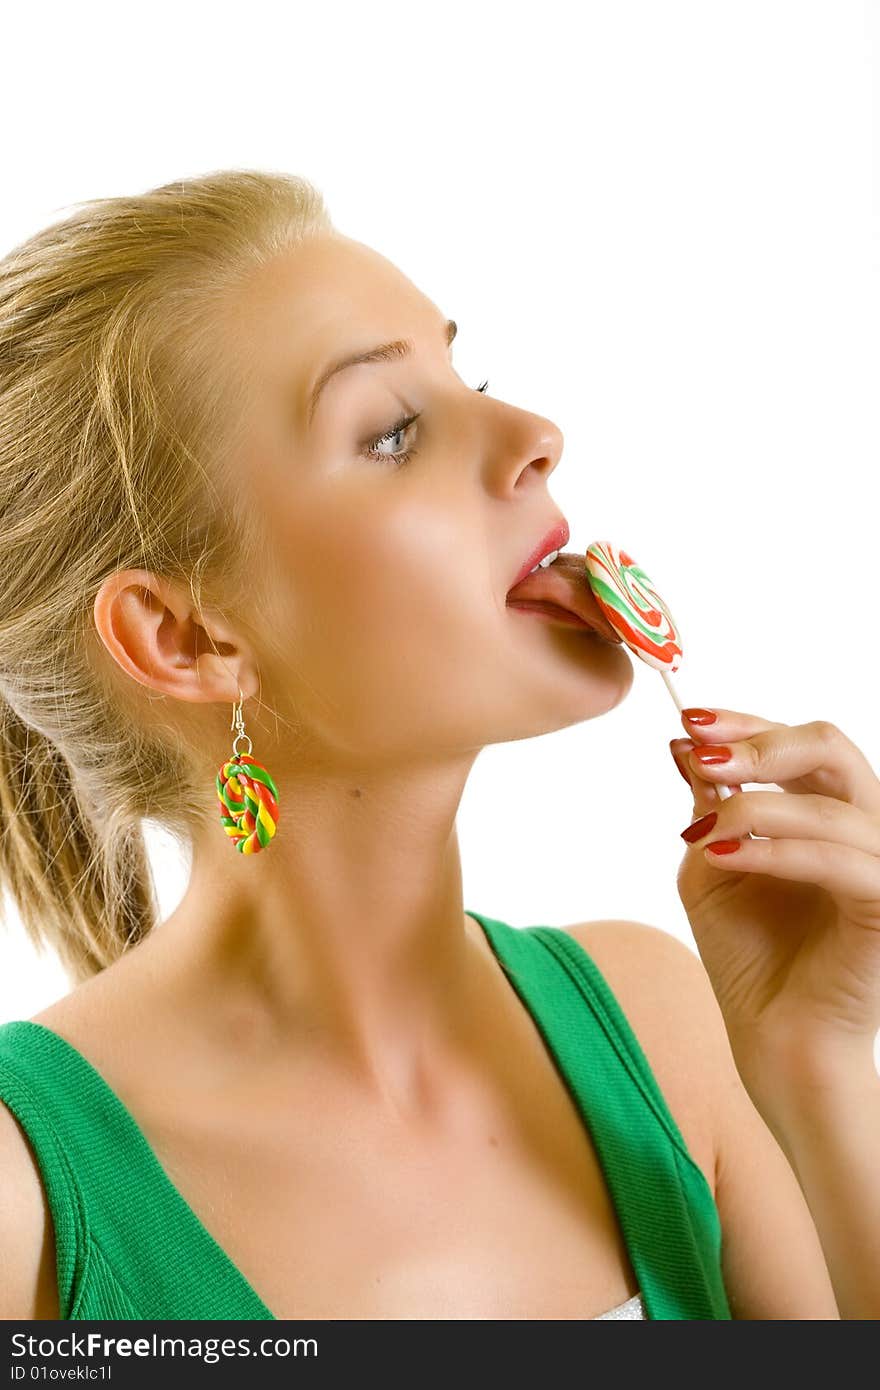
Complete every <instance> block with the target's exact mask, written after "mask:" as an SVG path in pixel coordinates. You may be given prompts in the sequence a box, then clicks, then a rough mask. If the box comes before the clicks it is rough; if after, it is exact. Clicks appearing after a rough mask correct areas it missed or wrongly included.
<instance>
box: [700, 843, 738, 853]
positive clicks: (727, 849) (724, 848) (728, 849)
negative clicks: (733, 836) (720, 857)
mask: <svg viewBox="0 0 880 1390" xmlns="http://www.w3.org/2000/svg"><path fill="white" fill-rule="evenodd" d="M741 844H742V840H713V841H712V844H711V845H707V846H706V849H709V850H711V851H712V853H713V854H733V851H734V850H735V849H739V848H740V845H741Z"/></svg>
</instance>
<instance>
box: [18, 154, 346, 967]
mask: <svg viewBox="0 0 880 1390" xmlns="http://www.w3.org/2000/svg"><path fill="white" fill-rule="evenodd" d="M74 207H75V209H76V210H75V211H74V213H73V215H71V216H69V217H67V218H65V219H63V220H61V221H58V222H56V223H54V224H52V225H51V226H49V227H47V228H45V229H43V230H41V231H39V232H37V233H36V235H34V236H32V237H30V238H29V239H28V240H26V241H25V242H23V243H22V244H21V245H19V246H17V247H15V248H14V249H13V250H12V251H11V252H9V253H8V254H7V255H6V256H5V257H4V258H3V259H2V260H0V521H2V545H0V889H4V888H5V889H7V890H8V891H9V893H10V894H11V895H12V898H13V900H14V902H15V904H16V906H17V909H18V911H19V914H20V916H21V919H22V922H23V924H24V927H25V930H26V932H27V934H28V936H29V938H30V940H31V942H32V943H33V944H34V946H35V947H36V949H37V951H38V952H42V950H43V949H44V946H45V945H47V944H48V945H51V946H52V947H54V949H55V950H56V952H57V954H58V957H59V959H60V960H61V961H62V963H63V964H64V966H65V968H66V969H67V970H68V972H69V973H70V974H72V976H73V978H74V980H75V981H76V982H80V981H82V980H85V979H87V978H88V977H89V976H92V975H95V974H97V973H98V971H100V970H102V969H104V968H105V967H106V966H107V965H109V964H111V963H112V962H113V961H114V960H116V959H118V957H119V956H121V955H122V953H123V952H124V951H125V950H126V948H128V947H129V946H130V945H133V944H135V943H137V942H138V941H139V940H141V939H142V938H143V937H144V936H145V934H146V933H147V932H148V931H149V930H150V928H151V927H152V926H154V925H155V924H156V922H157V921H158V904H157V900H156V896H155V885H154V883H153V881H152V875H151V873H150V868H149V861H148V858H147V853H146V845H145V840H144V833H143V826H142V825H141V819H142V818H144V817H146V818H149V819H151V820H155V821H157V822H158V823H159V824H161V825H162V826H164V827H166V828H167V829H169V830H170V831H171V833H172V834H173V835H174V836H175V837H177V838H178V839H179V840H180V841H182V842H183V843H186V842H187V841H188V839H189V836H190V834H191V832H192V829H193V826H194V824H195V822H196V821H201V820H203V819H204V816H205V810H204V808H205V801H206V797H205V787H204V785H203V784H204V771H202V775H201V781H199V780H198V777H197V772H196V767H195V764H194V760H193V757H192V756H190V753H191V750H189V749H188V748H187V747H185V746H184V741H183V740H182V739H181V736H180V734H179V732H178V731H176V730H175V729H174V728H173V727H171V724H170V722H166V721H163V718H162V716H161V714H157V711H156V710H154V709H152V708H151V710H150V714H151V716H152V717H151V718H150V719H148V720H147V719H144V717H143V714H144V706H143V704H140V705H138V704H135V705H132V704H131V699H132V698H135V699H137V698H141V699H143V697H145V696H146V697H147V698H148V699H149V694H148V692H147V691H146V689H145V687H142V686H138V689H137V692H133V691H131V692H130V693H128V694H127V693H126V691H125V690H124V689H123V687H124V686H128V687H133V686H134V685H135V684H136V683H135V682H132V681H127V680H126V679H125V676H124V673H122V677H123V678H122V681H121V682H120V681H119V679H118V675H119V672H118V669H117V674H116V676H114V675H113V673H112V672H111V671H110V669H109V668H111V667H112V668H115V666H116V663H115V662H113V660H112V658H109V657H108V654H107V653H106V650H105V649H104V648H103V645H102V644H101V642H100V638H99V636H98V634H97V632H96V630H95V624H94V617H93V612H92V610H93V605H94V599H95V595H96V593H97V591H98V589H99V587H100V585H101V583H102V581H103V580H104V579H105V578H106V577H107V576H108V575H109V574H111V573H112V572H113V571H115V570H117V569H122V568H128V567H134V568H138V569H147V570H150V571H152V572H154V573H156V574H160V575H163V576H169V577H172V578H174V579H180V580H183V581H184V582H185V583H186V584H188V585H189V588H190V593H191V595H192V598H193V603H194V605H195V608H196V610H197V611H199V610H201V608H202V602H203V594H204V593H205V592H206V591H207V592H208V593H212V594H216V595H218V596H219V595H222V598H223V603H224V606H228V607H231V608H232V609H233V610H234V611H236V612H237V613H239V614H246V613H247V611H248V606H249V604H250V603H252V601H253V595H254V588H255V582H256V580H255V577H256V576H258V575H259V572H260V565H259V547H260V544H261V537H260V534H259V531H258V530H256V529H254V528H253V527H250V526H249V527H247V528H243V527H242V526H241V524H240V517H239V516H238V514H237V512H236V499H237V497H238V495H239V492H240V480H238V482H236V480H235V478H234V474H233V468H232V460H233V457H234V446H235V442H236V434H235V420H236V412H235V406H236V404H237V402H238V400H239V392H240V390H241V389H242V388H241V380H240V378H236V374H235V372H234V371H233V372H229V371H227V370H225V367H226V364H225V363H224V362H223V361H222V354H221V352H220V349H219V347H218V345H217V339H218V336H219V335H218V333H217V317H218V316H217V312H215V311H222V308H223V306H224V305H225V304H227V303H229V302H230V298H231V295H232V293H233V292H234V291H235V289H236V288H238V287H240V286H241V285H242V284H243V283H244V281H245V279H246V277H247V276H248V275H249V274H250V273H251V272H252V271H253V270H255V269H256V268H257V267H258V266H259V265H261V264H264V263H265V262H266V261H267V260H269V259H271V258H272V257H273V256H274V255H275V254H276V253H278V252H280V251H283V250H284V249H285V248H286V247H288V246H293V245H296V244H298V243H299V242H301V241H302V240H304V239H305V238H307V237H308V236H310V235H321V234H330V235H332V234H334V228H333V225H332V223H331V221H330V218H329V214H328V213H327V210H326V208H325V205H324V202H323V199H322V196H321V194H320V193H319V192H318V191H317V189H315V188H314V187H313V186H312V185H311V184H310V183H308V182H307V181H306V180H305V179H302V178H299V177H297V176H295V175H290V174H285V173H267V172H262V171H254V170H237V169H234V170H221V171H219V172H214V173H210V174H206V175H203V176H201V177H198V178H193V179H186V180H180V181H178V182H174V183H168V184H163V185H162V186H161V187H159V188H153V189H150V190H149V191H147V192H146V193H143V194H139V195H134V196H123V197H117V198H103V199H90V200H87V201H85V202H83V203H77V204H75V205H74ZM154 703H155V701H154ZM133 711H135V717H132V713H133ZM138 711H139V712H140V717H138V715H137V712H138ZM223 752H224V750H218V766H219V763H220V761H222V757H223ZM216 818H217V825H218V827H219V812H217V817H216ZM217 833H218V834H220V833H222V831H221V830H220V829H219V828H218V832H217Z"/></svg>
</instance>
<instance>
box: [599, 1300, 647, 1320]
mask: <svg viewBox="0 0 880 1390" xmlns="http://www.w3.org/2000/svg"><path fill="white" fill-rule="evenodd" d="M644 1316H645V1305H644V1304H643V1303H642V1295H641V1294H640V1293H636V1294H633V1296H632V1298H628V1299H627V1301H626V1303H619V1304H618V1305H617V1307H616V1308H609V1309H608V1312H607V1313H600V1314H599V1316H598V1317H597V1318H591V1319H590V1321H591V1322H601V1321H602V1320H603V1318H644Z"/></svg>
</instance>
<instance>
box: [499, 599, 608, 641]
mask: <svg viewBox="0 0 880 1390" xmlns="http://www.w3.org/2000/svg"><path fill="white" fill-rule="evenodd" d="M507 607H508V608H515V609H518V610H519V612H520V613H535V614H536V615H537V616H538V617H539V618H544V619H546V621H547V622H551V623H568V624H569V625H570V626H571V627H580V628H585V629H586V631H587V632H591V633H592V634H593V636H594V637H602V634H601V632H597V631H596V629H595V628H594V627H592V626H591V625H590V623H587V622H584V620H583V618H579V617H578V616H577V614H576V613H569V611H568V609H567V608H559V607H558V606H557V605H556V604H555V603H526V602H524V601H521V602H519V603H508V605H507ZM606 640H607V639H606V638H604V637H602V641H603V642H604V641H606Z"/></svg>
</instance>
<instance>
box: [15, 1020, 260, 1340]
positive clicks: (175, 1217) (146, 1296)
mask: <svg viewBox="0 0 880 1390" xmlns="http://www.w3.org/2000/svg"><path fill="white" fill-rule="evenodd" d="M0 1100H2V1101H3V1102H4V1104H5V1105H6V1106H7V1107H8V1108H9V1109H10V1110H11V1111H12V1113H13V1114H14V1115H15V1116H16V1118H17V1119H18V1120H19V1122H20V1123H21V1125H22V1128H23V1129H24V1130H25V1133H26V1134H27V1136H28V1138H29V1140H30V1142H31V1144H32V1146H33V1149H34V1152H35V1154H36V1157H37V1161H38V1163H39V1166H40V1170H41V1174H42V1177H43V1182H44V1186H45V1188H46V1193H47V1198H48V1201H49V1206H50V1209H51V1212H52V1218H53V1222H54V1225H55V1241H56V1254H57V1269H58V1300H59V1307H60V1317H61V1318H65V1319H67V1318H73V1317H76V1316H80V1317H83V1316H91V1317H102V1316H106V1317H110V1316H112V1313H110V1312H107V1313H101V1312H96V1311H94V1310H93V1311H91V1312H80V1311H79V1310H80V1308H81V1307H84V1308H86V1309H88V1308H90V1307H92V1308H93V1305H94V1302H95V1298H94V1295H93V1294H92V1292H91V1291H90V1289H89V1283H90V1281H91V1280H93V1279H96V1278H98V1279H99V1280H100V1284H101V1287H102V1288H107V1287H108V1280H109V1279H110V1276H111V1274H112V1278H113V1279H115V1281H116V1283H117V1285H118V1296H117V1297H116V1299H115V1303H116V1304H117V1305H118V1306H120V1307H121V1306H125V1305H126V1304H127V1303H128V1302H129V1297H128V1295H127V1294H126V1288H127V1287H130V1288H131V1289H132V1290H133V1292H132V1295H131V1303H132V1304H133V1305H134V1306H137V1307H138V1308H139V1310H140V1311H139V1312H138V1314H137V1316H139V1317H149V1318H263V1319H265V1318H272V1316H273V1315H272V1313H271V1312H270V1311H269V1309H268V1308H266V1306H265V1305H264V1304H263V1303H262V1302H261V1300H260V1298H259V1297H258V1295H257V1293H256V1291H255V1290H254V1289H253V1288H252V1287H251V1285H250V1284H249V1283H248V1281H247V1280H246V1279H245V1277H244V1275H243V1274H242V1273H241V1272H240V1271H239V1270H238V1269H237V1267H236V1266H235V1265H234V1264H233V1263H232V1261H231V1260H230V1259H229V1257H228V1255H227V1254H226V1252H225V1251H224V1250H223V1249H222V1247H221V1246H220V1245H219V1244H218V1243H217V1242H216V1241H215V1240H214V1238H213V1236H212V1235H211V1234H210V1232H209V1231H208V1230H207V1228H206V1227H205V1226H204V1225H203V1224H202V1222H201V1221H200V1220H199V1218H198V1217H197V1216H196V1214H195V1212H194V1211H193V1210H192V1208H191V1207H190V1206H189V1204H188V1203H187V1202H186V1201H185V1199H184V1198H183V1196H182V1195H181V1194H180V1192H178V1190H177V1188H176V1187H175V1186H174V1184H173V1183H172V1182H171V1180H170V1178H169V1177H168V1175H167V1174H166V1173H165V1170H164V1169H163V1168H162V1166H161V1164H160V1163H159V1160H158V1158H157V1157H156V1155H155V1153H154V1152H153V1150H152V1149H151V1147H150V1145H149V1143H148V1142H147V1139H146V1136H145V1135H144V1134H143V1132H142V1131H141V1129H140V1128H139V1126H138V1125H137V1123H136V1121H135V1120H134V1118H133V1116H132V1115H131V1113H130V1112H129V1111H128V1110H127V1109H126V1107H125V1106H124V1105H123V1103H122V1101H121V1100H120V1099H119V1097H118V1096H117V1095H116V1093H115V1091H113V1090H112V1088H111V1087H110V1086H109V1085H108V1083H107V1082H106V1081H105V1080H104V1078H103V1077H102V1076H101V1074H100V1073H99V1072H98V1071H97V1070H96V1069H95V1068H94V1067H92V1065H91V1063H90V1062H88V1061H87V1060H86V1058H85V1057H83V1055H82V1054H81V1053H80V1052H79V1051H78V1050H77V1049H76V1048H74V1047H73V1046H72V1045H71V1044H70V1043H68V1042H67V1041H66V1039H64V1038H62V1037H61V1036H60V1035H59V1034H57V1033H55V1032H53V1031H52V1030H51V1029H49V1028H45V1027H44V1026H43V1025H42V1024H39V1023H34V1022H33V1021H31V1020H29V1019H16V1020H14V1021H12V1022H9V1023H4V1024H2V1025H0ZM117 1316H119V1314H118V1313H117ZM129 1316H130V1314H129Z"/></svg>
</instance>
